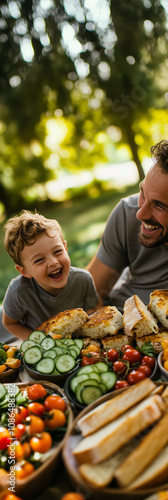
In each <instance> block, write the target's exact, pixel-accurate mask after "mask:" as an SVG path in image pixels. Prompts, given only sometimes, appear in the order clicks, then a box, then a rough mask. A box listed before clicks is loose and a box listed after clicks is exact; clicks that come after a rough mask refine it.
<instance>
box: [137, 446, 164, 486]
mask: <svg viewBox="0 0 168 500" xmlns="http://www.w3.org/2000/svg"><path fill="white" fill-rule="evenodd" d="M167 478H168V445H167V446H165V448H164V449H163V450H162V451H161V452H160V453H159V455H158V456H157V457H156V458H155V460H154V461H153V462H152V463H151V464H150V465H149V466H148V467H147V469H146V470H145V471H143V472H142V474H140V476H138V478H137V479H136V480H135V481H133V482H132V483H131V485H129V490H136V489H141V488H150V487H152V488H153V486H156V485H158V484H162V488H163V484H164V483H165V482H166V483H167Z"/></svg>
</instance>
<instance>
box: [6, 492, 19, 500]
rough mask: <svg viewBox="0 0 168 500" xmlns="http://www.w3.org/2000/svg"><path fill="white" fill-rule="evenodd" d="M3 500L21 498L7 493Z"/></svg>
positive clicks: (17, 499)
mask: <svg viewBox="0 0 168 500" xmlns="http://www.w3.org/2000/svg"><path fill="white" fill-rule="evenodd" d="M3 500H22V498H20V497H17V496H16V495H14V493H7V495H5V497H3Z"/></svg>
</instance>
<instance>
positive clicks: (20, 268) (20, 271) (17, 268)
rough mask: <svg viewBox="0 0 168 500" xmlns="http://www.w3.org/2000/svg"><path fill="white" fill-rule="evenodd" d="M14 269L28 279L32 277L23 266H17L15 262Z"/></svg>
mask: <svg viewBox="0 0 168 500" xmlns="http://www.w3.org/2000/svg"><path fill="white" fill-rule="evenodd" d="M15 269H16V270H17V271H18V273H20V274H22V276H24V278H29V279H30V278H32V275H31V274H29V273H28V272H27V271H26V268H25V267H22V266H18V264H16V266H15Z"/></svg>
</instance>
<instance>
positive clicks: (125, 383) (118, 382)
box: [114, 380, 130, 390]
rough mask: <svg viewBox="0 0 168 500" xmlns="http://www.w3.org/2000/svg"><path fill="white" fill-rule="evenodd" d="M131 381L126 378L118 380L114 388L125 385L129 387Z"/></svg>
mask: <svg viewBox="0 0 168 500" xmlns="http://www.w3.org/2000/svg"><path fill="white" fill-rule="evenodd" d="M129 385H130V384H129V383H128V382H127V381H126V380H117V382H116V383H115V386H114V390H116V389H122V388H123V387H129Z"/></svg>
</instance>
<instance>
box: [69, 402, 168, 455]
mask: <svg viewBox="0 0 168 500" xmlns="http://www.w3.org/2000/svg"><path fill="white" fill-rule="evenodd" d="M164 410H165V405H164V403H163V400H162V398H161V396H159V395H158V394H156V395H154V396H151V397H149V398H147V399H145V400H143V401H141V403H139V404H138V405H136V406H134V407H133V408H131V410H128V411H127V412H126V413H124V415H121V416H120V417H119V418H118V419H116V420H114V421H112V422H110V423H109V424H107V425H105V426H104V427H103V428H101V429H99V430H98V431H96V432H94V433H93V434H91V435H90V436H87V437H85V438H84V439H82V440H81V441H80V442H79V443H78V444H77V446H76V447H75V448H74V449H73V451H72V453H73V455H74V457H75V458H76V459H77V461H78V462H79V463H80V464H81V463H93V464H97V463H99V462H102V461H103V460H106V459H107V458H109V456H110V455H112V454H113V453H115V452H116V451H117V450H119V449H120V448H121V447H122V446H123V445H124V444H126V443H127V442H128V441H129V440H130V439H132V438H133V437H134V436H136V435H137V434H138V433H139V432H141V431H142V430H144V429H146V428H147V427H149V426H150V425H151V424H153V423H154V422H156V421H157V420H159V418H161V416H162V414H163V412H164Z"/></svg>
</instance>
